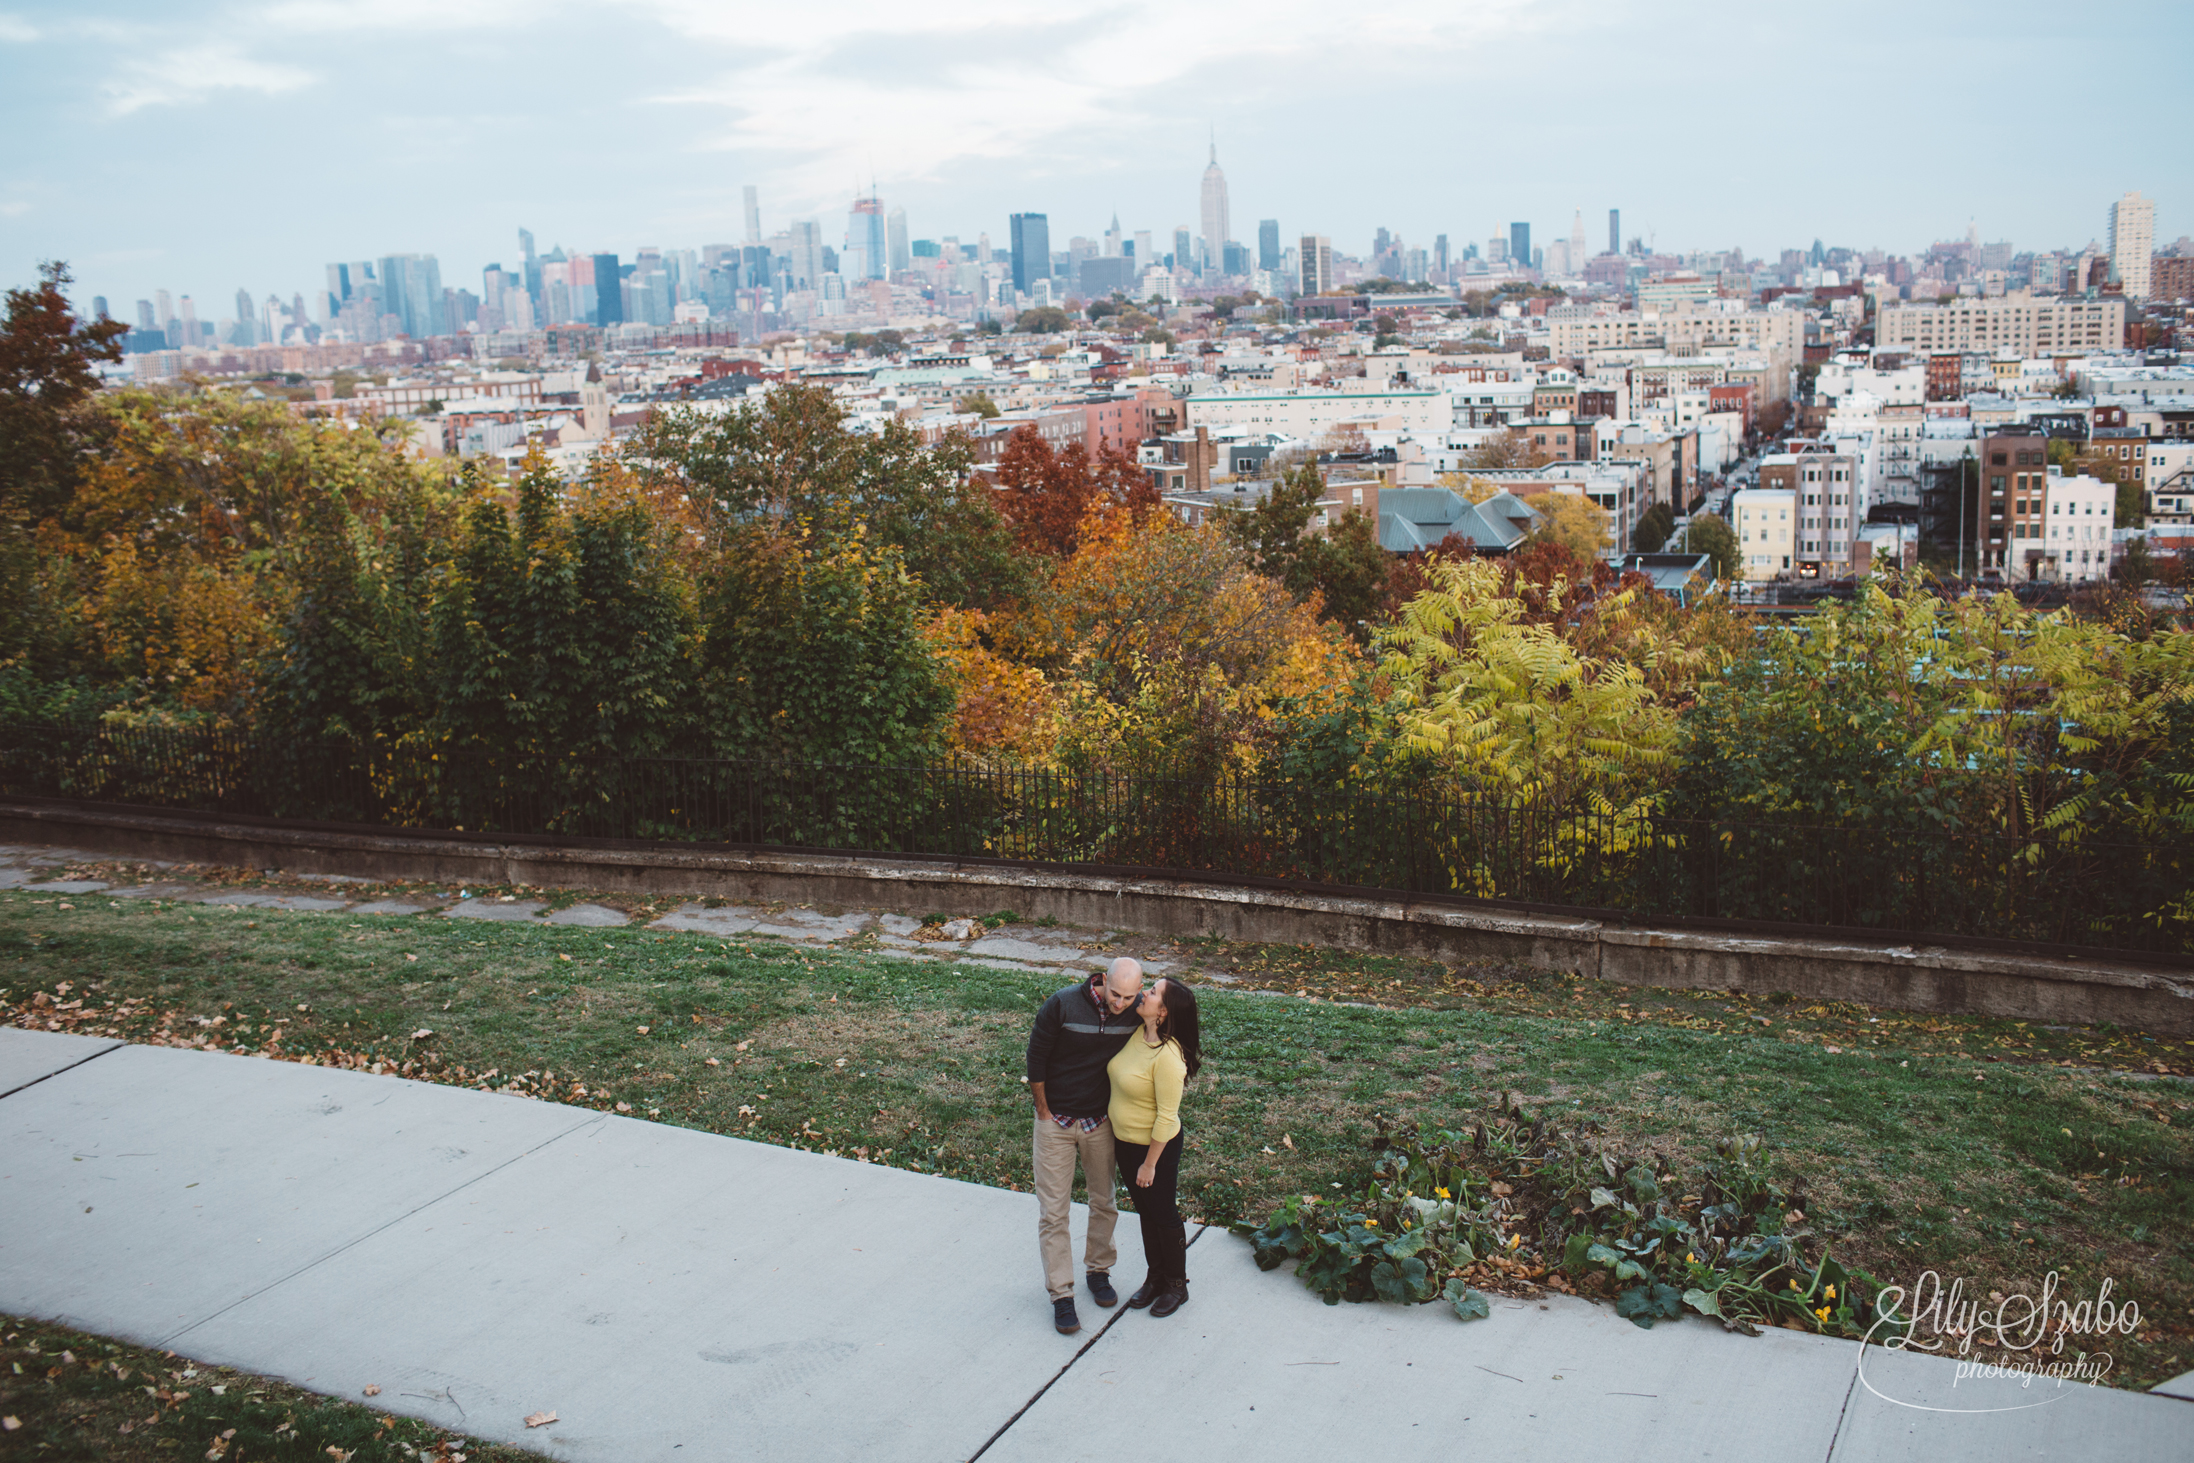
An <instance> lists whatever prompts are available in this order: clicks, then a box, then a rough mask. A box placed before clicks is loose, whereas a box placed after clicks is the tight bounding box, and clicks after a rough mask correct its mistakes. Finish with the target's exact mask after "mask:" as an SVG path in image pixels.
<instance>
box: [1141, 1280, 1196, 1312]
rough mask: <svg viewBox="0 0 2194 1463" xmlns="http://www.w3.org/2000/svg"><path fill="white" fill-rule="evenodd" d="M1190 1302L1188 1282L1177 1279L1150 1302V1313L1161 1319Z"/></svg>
mask: <svg viewBox="0 0 2194 1463" xmlns="http://www.w3.org/2000/svg"><path fill="white" fill-rule="evenodd" d="M1187 1304H1188V1282H1187V1281H1186V1280H1176V1281H1174V1282H1173V1283H1172V1284H1171V1285H1169V1286H1167V1287H1166V1288H1165V1290H1164V1291H1163V1292H1161V1293H1160V1294H1159V1296H1158V1298H1157V1299H1156V1300H1154V1301H1152V1302H1151V1303H1150V1313H1151V1314H1152V1315H1153V1316H1156V1317H1158V1318H1160V1319H1161V1320H1162V1319H1164V1318H1165V1317H1167V1316H1170V1315H1172V1314H1173V1313H1174V1312H1175V1311H1177V1310H1179V1309H1180V1308H1181V1307H1182V1306H1185V1305H1187Z"/></svg>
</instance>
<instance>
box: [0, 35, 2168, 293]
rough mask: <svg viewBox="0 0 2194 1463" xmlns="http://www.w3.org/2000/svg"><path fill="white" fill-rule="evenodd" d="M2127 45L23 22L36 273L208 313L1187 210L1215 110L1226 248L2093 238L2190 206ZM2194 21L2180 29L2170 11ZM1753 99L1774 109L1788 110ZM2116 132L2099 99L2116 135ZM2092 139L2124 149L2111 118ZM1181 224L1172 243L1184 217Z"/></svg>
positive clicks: (1167, 218)
mask: <svg viewBox="0 0 2194 1463" xmlns="http://www.w3.org/2000/svg"><path fill="white" fill-rule="evenodd" d="M2112 17H2113V20H2114V21H2115V22H2116V23H2115V24H2114V25H2113V26H2112V27H2111V28H2110V29H2109V30H2108V32H2107V33H2106V32H2104V31H2103V30H2102V29H2101V28H2100V27H2097V26H2095V25H2093V24H2092V23H2091V22H2089V21H2088V20H2087V19H2086V18H2085V17H2084V16H2083V15H2081V14H2080V13H2077V12H2073V13H2067V12H2065V11H2063V10H2062V9H2061V8H2060V7H2055V6H2043V5H2040V4H2034V3H2019V4H2012V5H2004V6H1990V7H1985V8H1984V7H1981V6H1978V5H1972V4H1957V5H1953V6H1946V7H1923V8H1910V7H1893V6H1889V5H1885V4H1879V3H1874V0H1866V3H1862V4H1860V5H1858V6H1856V7H1846V8H1844V9H1842V10H1840V11H1838V12H1836V13H1835V18H1834V19H1833V20H1832V21H1823V22H1822V23H1820V24H1819V25H1813V26H1809V25H1807V24H1805V23H1803V22H1799V21H1796V20H1794V19H1791V18H1789V16H1788V13H1787V12H1783V13H1779V14H1777V15H1775V16H1772V17H1771V16H1767V15H1765V14H1762V15H1759V16H1748V15H1745V14H1743V13H1730V12H1728V11H1726V10H1724V9H1721V8H1716V9H1711V10H1710V9H1709V8H1708V7H1706V6H1703V5H1698V4H1685V5H1680V6H1654V7H1648V6H1645V5H1642V4H1634V3H1617V4H1606V3H1600V4H1591V5H1586V4H1581V3H1575V0H1492V3H1484V0H1480V3H1471V4H1466V5H1463V6H1459V7H1458V6H1439V5H1431V4H1426V3H1422V0H1409V3H1405V4H1401V5H1396V6H1390V7H1387V8H1385V9H1384V10H1383V11H1382V12H1381V13H1380V14H1379V15H1378V16H1377V17H1374V18H1370V19H1362V18H1358V17H1355V16H1351V15H1346V14H1343V13H1341V12H1340V11H1339V10H1337V9H1335V8H1334V7H1330V6H1313V5H1310V4H1307V3H1302V0H1272V3H1267V4H1262V5H1257V6H1227V5H1221V6H1206V7H1201V8H1198V9H1196V10H1192V11H1178V12H1176V11H1162V10H1159V9H1158V8H1156V7H1154V6H1148V5H1129V6H1125V7H1121V6H1097V5H1079V6H1076V5H1069V6H1068V7H1066V8H1064V9H1059V10H1054V11H1048V12H1046V13H1044V14H1042V15H1040V16H1032V15H1030V14H1029V13H1028V12H1027V11H1026V9H1025V7H1019V6H1007V5H1005V4H1002V3H998V0H949V3H946V4H943V5H937V6H930V7H925V8H915V7H903V6H885V5H882V4H877V3H874V0H855V3H852V4H849V5H846V6H843V7H840V9H839V10H838V11H836V12H834V15H833V18H832V20H831V21H830V22H829V23H828V24H827V25H814V24H803V21H804V19H805V18H804V17H802V16H798V15H792V14H783V13H770V14H752V15H750V14H739V15H732V14H729V13H727V12H725V11H724V10H723V9H722V8H721V7H710V6H706V5H704V4H702V3H700V0H625V3H608V4H602V3H596V4H591V5H573V4H563V3H557V0H546V3H539V4H530V5H520V4H518V3H516V0H436V3H432V4H428V3H425V0H375V3H366V0H258V3H208V4H182V5H176V6H172V7H158V6H154V5H152V4H150V3H143V0H137V3H116V4H92V5H76V6H71V7H68V8H66V9H64V8H62V7H59V6H44V5H33V6H27V7H26V6H20V5H18V6H16V7H14V8H0V75H4V76H5V77H6V79H7V85H6V87H5V88H4V89H0V90H4V94H5V99H4V100H0V117H4V118H5V120H6V122H7V123H8V124H9V125H10V126H11V128H12V129H13V130H14V131H15V132H17V134H18V135H21V136H24V137H27V138H29V139H31V142H32V146H30V147H28V148H23V149H19V150H18V152H17V154H16V156H15V158H14V159H12V160H11V161H10V162H9V163H8V164H7V165H6V167H5V168H0V257H4V258H5V262H6V283H8V284H10V285H18V284H23V283H27V282H29V280H30V279H31V277H32V274H33V271H34V270H35V268H36V266H37V263H38V261H40V260H42V259H55V258H57V259H63V260H66V261H68V263H69V265H70V267H71V268H72V270H73V271H74V273H75V275H76V279H77V285H76V287H75V293H76V294H77V296H78V298H80V299H83V300H87V301H88V299H89V298H90V296H92V295H94V294H103V295H105V296H107V298H108V302H109V306H110V308H111V309H113V310H114V312H115V313H116V314H117V315H121V316H124V317H125V318H126V317H128V316H130V315H131V314H132V307H133V303H134V301H135V300H137V299H138V298H140V297H149V296H150V295H151V293H152V291H153V290H154V289H156V288H164V289H167V290H170V291H171V292H173V293H174V294H176V295H179V296H180V295H183V294H189V295H191V296H193V297H194V299H195V300H196V301H197V302H198V303H199V306H200V308H199V315H200V318H202V319H209V320H210V319H217V318H220V317H222V316H225V315H228V314H230V313H232V312H233V309H234V297H235V292H236V290H237V289H238V288H239V287H243V288H246V289H249V290H250V291H251V292H252V293H253V294H254V295H255V296H257V297H260V298H264V297H265V296H266V295H267V294H269V293H279V294H280V295H281V296H282V297H283V298H284V299H287V298H289V297H290V296H291V295H292V294H295V293H298V292H310V291H312V290H314V289H317V288H320V287H322V282H323V266H324V265H325V264H326V263H328V262H329V261H334V260H353V259H363V258H372V257H377V256H380V255H383V254H395V253H431V254H434V255H436V256H437V257H438V259H439V261H440V264H441V271H442V278H443V281H444V282H445V283H446V284H450V285H454V286H461V287H465V288H470V289H475V290H476V289H477V288H478V286H479V272H480V270H481V268H482V267H483V266H485V265H488V264H491V263H502V264H506V265H509V264H512V263H514V262H515V261H516V259H517V257H518V250H517V230H518V229H519V228H520V227H526V228H530V229H531V230H532V231H533V234H534V236H535V238H536V240H537V241H538V244H539V247H540V248H541V249H542V250H543V251H546V250H548V249H550V248H552V247H554V246H555V245H557V244H562V245H563V246H564V247H566V248H567V249H571V250H575V251H576V250H586V251H596V250H610V251H615V252H617V253H618V254H620V255H622V256H625V257H628V258H629V257H630V256H631V255H632V254H633V252H634V251H635V250H637V249H638V248H640V247H642V246H648V245H654V246H660V247H664V248H693V247H699V246H700V245H703V244H707V243H736V242H739V241H740V240H741V239H742V238H743V236H744V224H743V219H742V204H741V190H742V188H743V186H744V185H747V184H753V185H755V186H756V187H758V188H759V189H760V190H761V203H762V215H763V228H764V231H765V232H774V231H775V230H777V229H780V228H782V227H783V226H784V225H785V224H786V223H787V222H788V221H790V220H792V219H796V218H812V219H819V220H820V221H821V224H822V231H823V238H824V241H825V242H826V243H829V244H831V245H832V246H833V247H838V246H839V245H840V244H841V243H842V241H843V234H844V218H845V212H846V207H847V205H848V204H849V203H850V201H851V200H852V198H853V197H854V194H855V192H856V190H857V189H866V188H867V187H868V186H870V184H871V183H873V184H874V186H875V187H876V188H877V190H878V191H879V192H880V193H881V194H882V196H883V198H884V200H885V202H886V204H887V206H890V205H896V206H899V207H903V208H904V209H905V210H906V213H907V220H908V227H909V231H910V234H911V235H912V236H913V237H916V238H941V237H944V236H947V235H957V236H958V237H959V238H960V239H962V240H963V241H964V242H973V241H974V239H975V237H976V236H977V235H978V234H980V233H984V232H987V233H988V234H989V235H990V237H991V240H992V242H993V243H994V244H997V245H999V246H1000V247H1003V246H1004V245H1005V242H1006V218H1007V215H1008V214H1010V213H1013V212H1020V211H1031V212H1040V213H1045V214H1048V215H1049V216H1050V222H1051V237H1052V241H1053V245H1054V247H1057V248H1064V247H1065V242H1066V240H1067V239H1068V238H1070V237H1072V236H1074V235H1076V234H1082V235H1087V236H1089V237H1092V238H1094V237H1096V236H1098V235H1099V234H1101V233H1102V232H1103V230H1104V229H1105V227H1106V226H1107V224H1108V223H1109V222H1110V220H1111V217H1112V214H1113V211H1114V210H1115V209H1117V211H1118V214H1119V218H1120V223H1121V226H1122V228H1123V229H1124V230H1126V231H1127V232H1129V233H1130V234H1132V233H1133V232H1134V231H1136V230H1138V229H1147V230H1150V231H1151V232H1153V233H1154V234H1156V235H1158V236H1159V237H1160V238H1161V239H1167V240H1170V236H1171V232H1172V230H1173V229H1174V228H1175V227H1177V226H1181V225H1187V226H1188V227H1190V228H1191V229H1192V230H1193V229H1194V228H1195V227H1196V226H1197V225H1196V219H1197V185H1198V181H1199V179H1200V176H1201V173H1202V170H1203V167H1204V163H1205V160H1206V155H1207V147H1208V139H1209V138H1210V137H1211V135H1212V134H1213V132H1214V131H1215V132H1216V135H1217V141H1218V152H1219V161H1220V163H1221V165H1222V166H1223V167H1224V168H1225V169H1226V172H1227V178H1228V182H1229V185H1230V192H1231V205H1232V206H1231V214H1232V218H1233V231H1234V234H1235V237H1236V238H1238V239H1240V240H1242V241H1243V242H1245V243H1247V244H1250V245H1252V246H1254V244H1255V242H1256V231H1257V223H1258V221H1259V220H1260V219H1264V218H1277V219H1278V220H1279V222H1280V227H1281V232H1282V237H1283V238H1284V239H1287V240H1290V241H1292V240H1293V239H1294V238H1295V237H1296V236H1298V235H1300V234H1303V233H1308V232H1315V233H1323V234H1327V235H1330V236H1331V237H1332V238H1333V240H1334V243H1335V245H1336V247H1337V248H1340V249H1341V250H1343V251H1344V252H1347V253H1351V254H1362V253H1365V252H1367V251H1368V250H1369V247H1370V242H1371V237H1372V233H1373V231H1374V230H1375V229H1377V228H1379V227H1382V226H1383V227H1386V228H1388V229H1391V230H1393V231H1395V232H1396V233H1398V234H1400V235H1401V236H1402V237H1403V238H1404V239H1406V240H1407V241H1408V242H1409V243H1410V244H1411V245H1413V246H1421V247H1428V248H1429V247H1430V245H1431V243H1432V240H1433V237H1434V235H1436V234H1440V233H1445V234H1447V235H1448V237H1449V240H1450V243H1451V245H1452V247H1453V248H1455V249H1456V250H1457V251H1458V252H1459V251H1460V250H1461V248H1462V247H1463V246H1464V245H1465V244H1466V243H1470V242H1476V243H1478V244H1479V245H1480V247H1481V248H1482V247H1483V246H1484V243H1485V241H1486V240H1487V239H1489V238H1491V237H1493V236H1494V235H1495V234H1497V233H1498V234H1505V233H1506V231H1507V227H1508V225H1509V223H1510V222H1511V221H1513V220H1524V221H1528V222H1529V223H1530V224H1531V226H1532V236H1533V240H1534V242H1540V243H1543V242H1545V241H1547V240H1549V239H1552V238H1556V237H1565V236H1567V234H1568V232H1569V228H1570V223H1571V219H1572V217H1573V215H1574V213H1575V212H1576V211H1577V210H1580V209H1581V210H1582V211H1583V213H1584V231H1585V237H1586V239H1587V240H1588V241H1589V242H1590V244H1591V245H1592V247H1593V248H1594V249H1595V250H1597V249H1599V248H1601V247H1603V246H1604V244H1605V242H1606V236H1607V210H1608V209H1609V208H1610V207H1617V208H1620V209H1621V210H1622V215H1623V229H1624V236H1625V238H1626V239H1627V238H1629V237H1631V236H1633V235H1638V236H1646V237H1649V238H1651V239H1652V241H1653V242H1654V243H1655V244H1656V245H1657V246H1658V247H1659V248H1661V249H1662V250H1665V251H1669V252H1682V251H1687V250H1692V249H1728V248H1731V247H1741V248H1743V249H1744V251H1745V252H1746V253H1747V254H1749V255H1755V256H1757V255H1767V256H1768V257H1771V258H1772V257H1773V256H1774V254H1775V252H1776V251H1778V250H1780V249H1783V248H1795V247H1804V246H1806V245H1808V244H1810V243H1811V242H1812V241H1813V240H1814V239H1815V238H1816V237H1818V238H1820V239H1821V240H1823V242H1825V243H1827V244H1829V245H1831V246H1834V245H1845V246H1849V247H1853V248H1858V249H1868V248H1881V249H1884V250H1887V251H1888V252H1890V253H1903V254H1909V253H1915V252H1918V251H1921V250H1924V249H1925V248H1926V247H1927V245H1928V244H1929V243H1930V242H1931V241H1933V240H1936V239H1943V238H1954V237H1961V236H1963V235H1964V233H1965V231H1966V229H1967V226H1968V224H1969V223H1971V224H1973V225H1974V226H1976V227H1977V228H1978V229H1979V232H1980V235H1981V237H1982V238H1983V239H1984V240H1991V241H1993V240H1998V239H2009V240H2011V241H2012V242H2013V243H2014V244H2016V245H2017V246H2018V247H2019V248H2021V249H2029V248H2078V247H2080V246H2082V245H2084V244H2086V243H2087V242H2089V241H2090V240H2100V239H2102V237H2103V235H2104V230H2105V215H2106V210H2107V209H2108V207H2109V205H2110V203H2111V202H2112V201H2113V200H2115V199H2116V198H2117V197H2118V196H2119V195H2120V194H2122V193H2125V192H2127V191H2129V190H2138V191H2140V192H2142V193H2144V194H2146V195H2147V196H2148V197H2150V198H2152V199H2155V200H2156V205H2157V207H2156V239H2157V243H2158V245H2159V246H2162V245H2164V244H2167V243H2169V242H2170V241H2171V240H2172V239H2175V238H2177V237H2178V236H2180V235H2181V234H2184V233H2187V232H2190V231H2194V219H2190V218H2188V217H2187V216H2186V215H2185V214H2184V213H2183V212H2182V211H2181V200H2182V199H2183V198H2184V196H2185V194H2186V184H2187V182H2188V173H2189V170H2190V165H2189V163H2188V162H2187V161H2186V159H2185V153H2184V149H2183V147H2182V148H2178V149H2174V147H2173V146H2172V144H2173V143H2174V141H2176V140H2177V139H2178V138H2179V137H2181V136H2182V135H2183V133H2184V126H2185V124H2184V121H2183V98H2180V97H2177V96H2174V95H2172V94H2170V92H2169V91H2168V87H2167V88H2166V89H2159V90H2157V91H2155V92H2154V93H2142V92H2140V91H2139V90H2138V89H2136V88H2134V87H2132V86H2131V85H2130V84H2129V81H2128V73H2129V71H2130V69H2131V68H2129V66H2128V65H2127V58H2128V50H2127V47H2128V41H2129V38H2131V39H2132V40H2134V41H2137V42H2138V43H2139V46H2140V48H2141V49H2142V50H2153V51H2156V52H2157V53H2159V54H2161V55H2163V56H2166V57H2168V56H2170V55H2174V54H2179V55H2183V54H2187V53H2188V50H2189V42H2194V19H2190V18H2189V12H2188V10H2187V9H2186V8H2185V7H2170V6H2166V5H2164V4H2162V3H2159V0H2137V3H2135V4H2134V5H2132V6H2129V7H2121V8H2120V9H2119V10H2117V11H2114V12H2112ZM2174 37H2175V38H2176V39H2174ZM1762 108H1773V109H1775V110H1774V111H1773V112H1772V113H1771V114H1765V115H1763V114H1762V112H1761V110H1760V109H1762ZM2098 120H2101V121H2106V122H2107V126H2100V127H2099V126H2098V125H2097V123H2098ZM2098 133H2100V134H2105V135H2107V137H2108V139H2109V140H2108V141H2107V142H2104V141H2099V140H2098ZM1161 247H1170V244H1166V245H1161Z"/></svg>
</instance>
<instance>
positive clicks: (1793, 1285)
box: [1785, 1280, 1798, 1290]
mask: <svg viewBox="0 0 2194 1463" xmlns="http://www.w3.org/2000/svg"><path fill="white" fill-rule="evenodd" d="M1785 1283H1786V1284H1788V1285H1789V1286H1790V1288H1791V1289H1792V1290H1796V1289H1797V1288H1798V1282H1797V1281H1795V1280H1792V1281H1787V1282H1785Z"/></svg>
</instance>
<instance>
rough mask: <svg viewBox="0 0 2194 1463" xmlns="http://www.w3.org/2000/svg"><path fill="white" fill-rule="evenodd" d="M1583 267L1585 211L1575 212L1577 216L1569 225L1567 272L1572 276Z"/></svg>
mask: <svg viewBox="0 0 2194 1463" xmlns="http://www.w3.org/2000/svg"><path fill="white" fill-rule="evenodd" d="M1584 267H1585V211H1584V210H1583V209H1581V208H1580V209H1578V210H1577V216H1576V217H1575V218H1573V219H1571V220H1570V223H1569V266H1568V268H1569V272H1570V273H1572V274H1574V273H1576V272H1577V271H1578V270H1581V269H1583V268H1584Z"/></svg>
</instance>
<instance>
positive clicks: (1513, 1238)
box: [1508, 1234, 1524, 1250]
mask: <svg viewBox="0 0 2194 1463" xmlns="http://www.w3.org/2000/svg"><path fill="white" fill-rule="evenodd" d="M1523 1242H1524V1237H1523V1236H1522V1235H1520V1234H1512V1235H1510V1236H1509V1237H1508V1247H1509V1248H1510V1249H1512V1250H1513V1249H1515V1248H1516V1247H1517V1246H1518V1245H1520V1244H1522V1243H1523Z"/></svg>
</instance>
